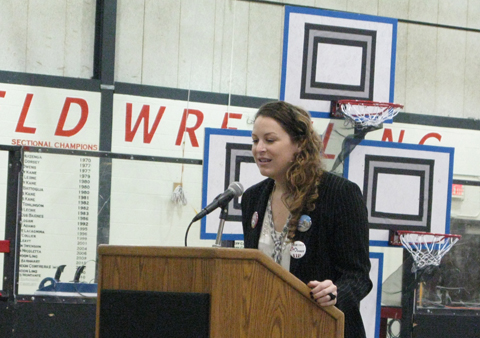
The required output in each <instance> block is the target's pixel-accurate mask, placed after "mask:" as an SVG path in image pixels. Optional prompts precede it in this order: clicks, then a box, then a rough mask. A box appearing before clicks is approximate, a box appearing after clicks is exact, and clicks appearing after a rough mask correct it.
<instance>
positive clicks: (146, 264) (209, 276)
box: [97, 246, 343, 338]
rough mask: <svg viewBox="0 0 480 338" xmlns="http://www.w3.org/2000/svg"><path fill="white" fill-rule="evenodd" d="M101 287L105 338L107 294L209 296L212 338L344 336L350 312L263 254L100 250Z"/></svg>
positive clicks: (235, 251) (251, 251)
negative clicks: (324, 301)
mask: <svg viewBox="0 0 480 338" xmlns="http://www.w3.org/2000/svg"><path fill="white" fill-rule="evenodd" d="M98 288H99V295H98V303H97V334H98V332H99V327H98V323H99V317H98V316H99V313H100V311H99V310H100V304H101V290H105V289H118V290H145V291H162V292H201V293H209V294H210V296H211V298H210V299H211V312H210V313H211V315H210V316H211V318H210V336H211V337H212V338H215V337H249V338H251V337H343V314H342V313H341V312H340V311H339V310H338V309H336V308H334V307H328V308H321V307H319V305H318V304H316V303H315V302H313V301H312V300H310V297H309V291H310V289H309V288H308V287H307V286H306V285H305V284H303V283H302V282H301V281H300V280H298V279H297V278H296V277H294V276H293V275H291V274H290V273H289V272H288V271H286V270H284V269H283V268H282V267H281V266H279V265H278V264H275V263H274V262H273V261H272V260H271V259H269V258H268V257H267V256H265V255H263V254H262V253H261V252H259V251H258V250H248V249H218V248H216V249H213V248H165V247H133V246H124V247H122V246H100V247H99V280H98ZM335 332H336V333H335Z"/></svg>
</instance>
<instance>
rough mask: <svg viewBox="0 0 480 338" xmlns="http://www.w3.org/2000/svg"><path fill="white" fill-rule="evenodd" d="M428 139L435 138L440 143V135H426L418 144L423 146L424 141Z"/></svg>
mask: <svg viewBox="0 0 480 338" xmlns="http://www.w3.org/2000/svg"><path fill="white" fill-rule="evenodd" d="M429 138H436V139H437V140H439V141H441V140H442V135H440V134H439V133H428V134H427V135H425V136H424V137H423V138H422V139H421V140H420V143H419V144H425V141H427V140H428V139H429Z"/></svg>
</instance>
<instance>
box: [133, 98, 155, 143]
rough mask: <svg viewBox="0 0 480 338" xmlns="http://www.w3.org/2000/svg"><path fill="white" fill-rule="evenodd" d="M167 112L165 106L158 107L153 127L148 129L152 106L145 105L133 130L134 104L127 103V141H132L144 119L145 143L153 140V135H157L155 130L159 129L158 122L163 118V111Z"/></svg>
mask: <svg viewBox="0 0 480 338" xmlns="http://www.w3.org/2000/svg"><path fill="white" fill-rule="evenodd" d="M164 112H165V107H160V109H158V113H157V116H156V117H155V121H154V122H153V126H152V129H151V130H150V131H148V122H149V118H150V106H149V105H144V106H143V107H142V110H141V111H140V115H138V119H137V121H136V122H135V126H134V127H133V130H132V104H131V103H127V116H126V118H125V141H126V142H132V141H133V138H134V137H135V134H136V133H137V130H138V127H140V122H141V121H142V120H143V143H150V142H152V139H153V136H154V135H155V131H156V130H157V127H158V124H159V123H160V120H161V119H162V116H163V113H164Z"/></svg>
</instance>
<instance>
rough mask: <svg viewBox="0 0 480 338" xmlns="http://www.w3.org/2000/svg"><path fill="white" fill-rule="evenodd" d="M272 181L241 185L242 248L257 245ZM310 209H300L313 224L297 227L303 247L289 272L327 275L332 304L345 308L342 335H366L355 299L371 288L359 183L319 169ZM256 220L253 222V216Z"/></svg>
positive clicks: (305, 279)
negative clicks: (334, 288)
mask: <svg viewBox="0 0 480 338" xmlns="http://www.w3.org/2000/svg"><path fill="white" fill-rule="evenodd" d="M273 184H274V181H273V180H272V179H266V180H264V181H262V182H260V183H258V184H256V185H254V186H252V187H250V188H249V189H247V191H245V193H244V194H243V197H242V225H243V232H244V241H245V247H246V248H258V241H259V239H260V234H261V231H262V224H263V218H264V215H265V209H266V207H267V202H268V198H269V196H270V194H271V192H272V189H273ZM318 194H319V196H318V200H317V202H316V204H315V210H313V211H312V212H305V213H304V214H307V215H309V216H310V217H311V220H312V226H311V228H310V229H309V230H308V231H306V232H300V231H298V230H297V231H296V233H295V238H294V241H302V242H303V243H304V244H305V246H306V253H305V255H304V256H303V257H302V258H300V259H295V258H291V261H290V272H291V273H292V274H294V275H295V276H296V277H297V278H299V279H300V280H302V281H303V282H304V283H308V282H309V281H312V280H318V281H323V280H326V279H330V280H332V281H333V283H334V284H335V285H336V286H337V289H338V298H337V304H336V306H337V307H338V308H339V309H340V310H342V311H343V312H344V314H345V338H350V337H352V338H353V337H355V338H359V337H365V329H364V327H363V322H362V318H361V316H360V309H359V304H360V300H362V299H363V298H364V297H365V296H366V295H367V294H368V293H369V292H370V290H371V288H372V282H371V281H370V277H369V271H370V259H369V242H368V218H367V209H366V207H365V203H364V201H363V197H362V194H361V191H360V189H359V188H358V186H357V185H356V184H354V183H353V182H350V181H348V180H347V179H345V178H342V177H339V176H336V175H334V174H331V173H327V172H325V173H323V175H322V179H321V182H320V184H319V187H318ZM255 212H257V213H258V222H257V224H256V226H255V227H252V222H251V221H252V216H253V214H254V213H255Z"/></svg>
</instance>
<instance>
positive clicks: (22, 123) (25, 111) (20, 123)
mask: <svg viewBox="0 0 480 338" xmlns="http://www.w3.org/2000/svg"><path fill="white" fill-rule="evenodd" d="M3 93H4V95H3V96H2V97H5V92H3ZM32 98H33V94H27V97H26V98H25V102H24V103H23V108H22V112H21V113H20V118H19V119H18V123H17V128H16V129H15V131H16V132H17V133H28V134H35V131H36V130H37V128H33V127H25V120H26V119H27V114H28V109H30V103H32Z"/></svg>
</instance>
